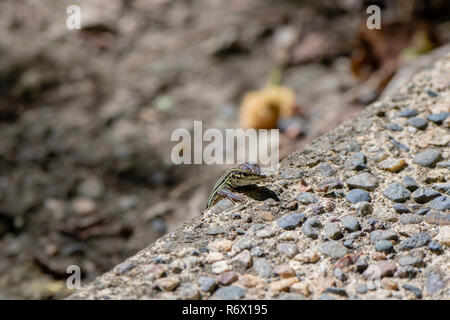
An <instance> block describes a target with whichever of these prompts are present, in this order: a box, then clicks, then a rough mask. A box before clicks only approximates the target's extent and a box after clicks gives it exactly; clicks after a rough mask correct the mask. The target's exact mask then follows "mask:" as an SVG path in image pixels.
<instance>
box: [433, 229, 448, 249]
mask: <svg viewBox="0 0 450 320" xmlns="http://www.w3.org/2000/svg"><path fill="white" fill-rule="evenodd" d="M435 239H436V240H437V241H438V242H439V243H441V244H443V245H444V246H447V247H448V246H450V226H442V227H440V228H439V233H438V234H437V236H436V238H435Z"/></svg>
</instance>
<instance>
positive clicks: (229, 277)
mask: <svg viewBox="0 0 450 320" xmlns="http://www.w3.org/2000/svg"><path fill="white" fill-rule="evenodd" d="M238 278H239V275H238V274H237V272H234V271H228V272H224V273H222V274H221V275H219V276H218V277H217V281H219V283H220V284H222V285H224V286H228V285H230V284H232V283H233V282H235V281H237V279H238Z"/></svg>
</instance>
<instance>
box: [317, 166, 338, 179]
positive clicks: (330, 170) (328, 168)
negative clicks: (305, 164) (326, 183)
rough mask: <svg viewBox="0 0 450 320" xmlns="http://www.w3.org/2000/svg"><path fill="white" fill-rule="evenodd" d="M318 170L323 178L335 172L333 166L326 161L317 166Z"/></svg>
mask: <svg viewBox="0 0 450 320" xmlns="http://www.w3.org/2000/svg"><path fill="white" fill-rule="evenodd" d="M319 171H320V173H321V174H322V176H323V177H324V178H326V177H331V176H332V175H334V174H336V171H334V169H333V167H332V166H331V165H329V164H328V163H323V164H321V165H320V166H319Z"/></svg>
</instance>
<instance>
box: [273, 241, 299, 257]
mask: <svg viewBox="0 0 450 320" xmlns="http://www.w3.org/2000/svg"><path fill="white" fill-rule="evenodd" d="M277 251H278V252H279V253H282V254H285V255H287V256H288V257H289V258H292V257H293V256H295V255H296V254H297V252H298V249H297V246H296V245H295V244H293V243H279V244H277Z"/></svg>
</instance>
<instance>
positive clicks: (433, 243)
mask: <svg viewBox="0 0 450 320" xmlns="http://www.w3.org/2000/svg"><path fill="white" fill-rule="evenodd" d="M428 249H430V250H431V251H433V252H437V253H440V252H442V246H441V245H440V244H439V243H437V242H436V241H431V242H430V243H429V244H428Z"/></svg>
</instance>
